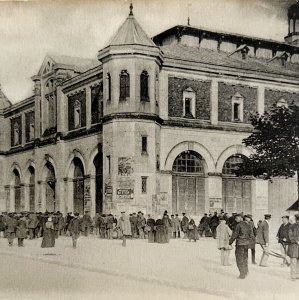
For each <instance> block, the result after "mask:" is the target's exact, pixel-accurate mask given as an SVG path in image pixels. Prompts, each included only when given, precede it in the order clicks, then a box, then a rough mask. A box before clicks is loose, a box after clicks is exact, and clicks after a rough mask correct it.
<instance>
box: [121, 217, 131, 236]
mask: <svg viewBox="0 0 299 300" xmlns="http://www.w3.org/2000/svg"><path fill="white" fill-rule="evenodd" d="M118 224H119V228H120V230H121V233H122V235H124V236H131V235H132V230H131V223H130V220H129V218H128V217H127V216H126V215H124V216H121V217H120V218H119V222H118Z"/></svg>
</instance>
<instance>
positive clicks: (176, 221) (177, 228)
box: [174, 214, 181, 239]
mask: <svg viewBox="0 0 299 300" xmlns="http://www.w3.org/2000/svg"><path fill="white" fill-rule="evenodd" d="M174 230H175V232H174V238H178V239H179V238H180V237H181V220H180V218H179V215H178V214H176V215H175V218H174Z"/></svg>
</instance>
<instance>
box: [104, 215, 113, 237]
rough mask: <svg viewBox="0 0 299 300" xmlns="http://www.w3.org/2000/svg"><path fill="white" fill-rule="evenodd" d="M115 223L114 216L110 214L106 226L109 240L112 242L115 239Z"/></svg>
mask: <svg viewBox="0 0 299 300" xmlns="http://www.w3.org/2000/svg"><path fill="white" fill-rule="evenodd" d="M113 221H114V218H113V215H112V214H109V215H108V216H107V224H106V229H107V238H108V239H109V240H112V238H113Z"/></svg>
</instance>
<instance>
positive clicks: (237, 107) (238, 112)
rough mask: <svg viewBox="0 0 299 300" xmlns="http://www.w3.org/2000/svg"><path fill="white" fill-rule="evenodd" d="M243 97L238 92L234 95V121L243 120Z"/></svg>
mask: <svg viewBox="0 0 299 300" xmlns="http://www.w3.org/2000/svg"><path fill="white" fill-rule="evenodd" d="M243 115H244V113H243V97H242V95H240V94H239V93H236V94H235V95H234V96H233V97H232V122H243Z"/></svg>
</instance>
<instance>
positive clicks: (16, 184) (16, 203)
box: [13, 169, 22, 213]
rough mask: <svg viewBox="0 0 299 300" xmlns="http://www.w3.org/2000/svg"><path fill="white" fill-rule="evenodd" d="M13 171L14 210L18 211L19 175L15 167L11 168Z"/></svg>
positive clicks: (19, 207) (19, 206)
mask: <svg viewBox="0 0 299 300" xmlns="http://www.w3.org/2000/svg"><path fill="white" fill-rule="evenodd" d="M13 173H14V192H15V212H17V213H19V212H21V210H22V207H21V177H20V173H19V171H18V170H17V169H14V170H13Z"/></svg>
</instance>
